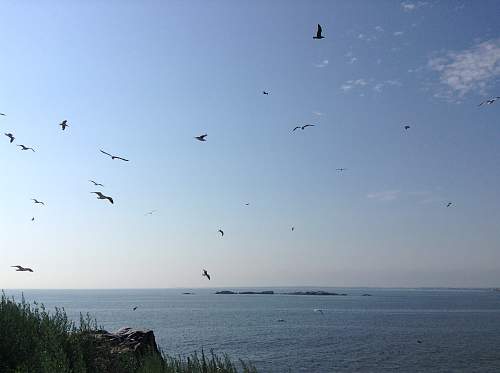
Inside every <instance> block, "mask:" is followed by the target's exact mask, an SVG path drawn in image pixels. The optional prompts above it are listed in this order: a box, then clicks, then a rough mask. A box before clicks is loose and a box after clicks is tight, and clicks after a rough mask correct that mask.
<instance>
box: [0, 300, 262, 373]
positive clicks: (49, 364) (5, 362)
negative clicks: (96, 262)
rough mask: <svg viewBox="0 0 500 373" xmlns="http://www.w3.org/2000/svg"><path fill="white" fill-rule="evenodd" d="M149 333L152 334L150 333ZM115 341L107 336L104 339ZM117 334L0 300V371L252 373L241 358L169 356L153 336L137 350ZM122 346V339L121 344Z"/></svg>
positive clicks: (86, 321)
mask: <svg viewBox="0 0 500 373" xmlns="http://www.w3.org/2000/svg"><path fill="white" fill-rule="evenodd" d="M150 335H152V333H150ZM109 336H111V337H113V338H107V337H109ZM117 339H118V338H117V337H116V335H115V334H112V333H107V332H106V331H103V330H102V329H101V328H99V327H98V324H97V322H96V320H94V319H92V318H91V317H90V316H89V315H86V316H80V322H79V323H78V325H77V324H76V323H75V322H73V321H71V320H70V319H68V316H67V315H66V312H65V311H64V309H61V308H56V309H55V311H53V312H49V311H47V310H46V309H45V307H44V306H43V305H39V304H37V303H28V302H26V300H25V299H24V298H22V299H21V300H20V301H16V300H15V299H13V298H12V299H11V298H8V297H7V296H6V295H5V294H4V293H2V295H1V298H0V372H2V373H31V372H37V373H59V372H61V373H63V372H64V373H73V372H74V373H103V372H104V373H105V372H110V373H111V372H113V373H216V372H217V373H239V372H242V373H254V372H257V371H256V369H255V368H254V367H253V366H252V365H251V364H250V363H248V362H244V361H242V360H240V361H238V362H237V363H235V362H233V361H232V360H231V359H230V358H229V357H228V356H226V355H222V356H221V355H217V354H215V353H214V352H211V353H210V354H205V352H204V351H203V350H202V352H201V353H196V352H194V353H193V354H191V355H190V356H186V357H181V356H171V355H168V354H165V353H162V352H160V351H158V349H157V347H156V342H154V337H153V340H152V342H151V340H149V342H148V343H147V344H146V343H144V344H143V345H142V346H139V347H141V348H137V347H138V346H137V345H136V346H134V348H130V347H129V346H128V345H127V344H125V343H121V344H117V343H115V341H116V340H117ZM122 342H123V341H122Z"/></svg>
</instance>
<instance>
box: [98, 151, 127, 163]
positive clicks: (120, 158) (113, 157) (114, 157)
mask: <svg viewBox="0 0 500 373" xmlns="http://www.w3.org/2000/svg"><path fill="white" fill-rule="evenodd" d="M99 150H100V151H101V153H102V154H106V155H107V156H108V157H110V158H111V159H119V160H121V161H125V162H128V161H129V160H128V159H125V158H122V157H118V156H116V155H113V154H109V153H106V152H105V151H104V150H101V149H99Z"/></svg>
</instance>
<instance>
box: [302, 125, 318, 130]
mask: <svg viewBox="0 0 500 373" xmlns="http://www.w3.org/2000/svg"><path fill="white" fill-rule="evenodd" d="M314 126H315V125H314V124H305V125H303V126H302V127H300V128H302V129H305V128H307V127H314Z"/></svg>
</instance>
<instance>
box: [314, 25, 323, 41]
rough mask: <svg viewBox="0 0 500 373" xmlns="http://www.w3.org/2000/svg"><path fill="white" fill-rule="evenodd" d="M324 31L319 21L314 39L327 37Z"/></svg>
mask: <svg viewBox="0 0 500 373" xmlns="http://www.w3.org/2000/svg"><path fill="white" fill-rule="evenodd" d="M322 32H323V29H322V28H321V25H320V24H319V23H318V30H317V31H316V36H313V39H324V38H325V37H324V36H323V35H321V33H322Z"/></svg>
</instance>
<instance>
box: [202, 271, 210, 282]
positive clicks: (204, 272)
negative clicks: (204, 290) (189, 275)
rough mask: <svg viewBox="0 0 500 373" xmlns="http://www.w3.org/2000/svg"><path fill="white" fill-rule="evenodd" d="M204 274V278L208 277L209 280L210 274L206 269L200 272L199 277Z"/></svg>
mask: <svg viewBox="0 0 500 373" xmlns="http://www.w3.org/2000/svg"><path fill="white" fill-rule="evenodd" d="M203 276H205V277H206V278H208V279H209V280H210V275H209V274H208V272H207V270H206V269H204V270H203V272H202V274H201V277H203Z"/></svg>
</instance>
